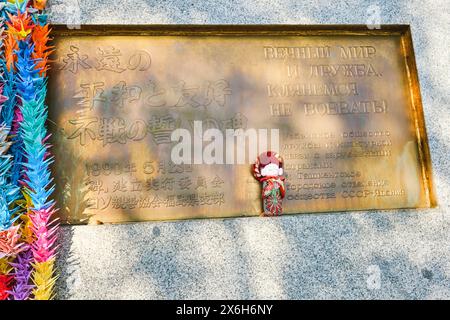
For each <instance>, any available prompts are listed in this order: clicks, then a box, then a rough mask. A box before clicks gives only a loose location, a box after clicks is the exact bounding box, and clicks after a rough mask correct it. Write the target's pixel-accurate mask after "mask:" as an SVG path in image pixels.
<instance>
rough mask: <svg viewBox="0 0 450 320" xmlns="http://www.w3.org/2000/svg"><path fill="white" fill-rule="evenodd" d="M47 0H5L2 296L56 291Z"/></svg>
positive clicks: (0, 134) (0, 27)
mask: <svg viewBox="0 0 450 320" xmlns="http://www.w3.org/2000/svg"><path fill="white" fill-rule="evenodd" d="M45 5H46V0H32V1H29V0H3V1H0V10H1V15H0V19H1V20H0V52H1V53H0V300H5V299H10V300H27V299H35V300H47V299H52V298H53V297H54V285H55V281H56V274H55V254H56V250H57V246H56V244H55V242H56V236H57V230H58V223H57V221H56V219H54V218H53V217H54V214H55V211H56V209H55V202H54V201H53V200H52V199H51V194H52V192H53V191H54V185H53V179H52V177H51V172H50V164H51V163H52V161H53V158H52V156H51V154H50V150H49V147H50V146H49V144H48V143H47V142H46V141H47V139H48V138H49V134H48V132H47V129H46V120H47V106H46V105H45V97H46V93H47V75H46V73H47V70H48V60H49V55H50V54H51V52H52V47H50V46H49V45H48V42H49V40H50V38H49V33H50V29H49V27H48V24H47V16H46V14H45Z"/></svg>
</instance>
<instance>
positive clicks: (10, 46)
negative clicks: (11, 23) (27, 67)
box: [5, 33, 18, 72]
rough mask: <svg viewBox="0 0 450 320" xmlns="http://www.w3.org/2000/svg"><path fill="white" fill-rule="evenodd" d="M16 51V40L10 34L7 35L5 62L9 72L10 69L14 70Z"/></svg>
mask: <svg viewBox="0 0 450 320" xmlns="http://www.w3.org/2000/svg"><path fill="white" fill-rule="evenodd" d="M17 49H18V46H17V41H16V39H14V36H13V35H12V34H11V33H8V34H7V35H6V41H5V60H6V68H7V69H8V71H9V72H10V71H11V69H14V65H15V62H16V61H17V55H16V54H15V53H14V51H15V50H17Z"/></svg>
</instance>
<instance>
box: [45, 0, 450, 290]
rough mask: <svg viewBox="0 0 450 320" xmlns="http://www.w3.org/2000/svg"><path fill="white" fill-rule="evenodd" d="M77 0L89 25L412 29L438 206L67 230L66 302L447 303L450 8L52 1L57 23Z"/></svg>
mask: <svg viewBox="0 0 450 320" xmlns="http://www.w3.org/2000/svg"><path fill="white" fill-rule="evenodd" d="M77 2H78V3H79V4H80V8H81V23H82V24H87V23H89V24H107V23H108V24H120V23H123V24H132V23H140V24H145V23H148V24H154V23H157V24H184V23H199V24H221V23H224V24H231V23H232V24H246V23H251V24H262V23H274V24H277V23H288V24H322V23H332V24H347V23H350V24H361V23H363V24H364V23H366V22H367V21H368V19H369V18H370V17H369V16H370V15H371V14H372V13H373V12H374V11H373V10H374V9H375V10H377V8H378V9H379V10H380V18H381V23H392V24H398V23H401V24H410V25H411V28H412V33H413V38H414V46H415V51H416V59H417V65H418V69H419V77H420V82H421V88H422V98H423V105H424V109H425V118H426V123H427V130H428V135H429V140H430V147H431V153H432V161H433V166H434V178H435V184H436V190H437V195H438V201H439V207H438V208H436V209H432V210H421V211H414V210H411V211H403V210H400V211H391V212H358V213H332V214H309V215H308V214H306V215H297V216H285V217H281V218H279V219H259V218H239V219H227V220H221V219H216V220H201V221H198V220H197V221H184V222H165V223H139V224H126V225H103V226H80V227H64V228H62V237H61V254H60V256H59V261H58V267H59V270H60V272H61V277H60V279H59V281H58V297H59V298H61V299H115V298H119V299H128V298H129V299H133V298H138V299H139V298H143V299H171V298H173V299H178V298H180V299H183V298H190V299H208V298H249V299H251V298H259V299H264V298H300V299H303V298H306V299H309V298H406V299H416V298H447V299H448V298H450V126H449V124H450V106H449V105H450V96H449V94H448V92H449V89H448V88H450V76H449V71H450V70H449V61H450V53H449V50H448V47H449V45H450V41H449V38H450V32H449V30H450V14H449V12H450V2H449V1H447V0H437V1H431V0H422V1H410V0H408V1H406V0H403V1H385V2H384V1H378V7H371V6H372V5H373V4H374V1H362V0H360V1H358V0H348V1H332V0H309V1H298V0H290V1H280V0H228V1H227V0H214V1H183V0H167V1H149V0H114V1H113V0H78V1H77V0H53V1H52V0H50V1H49V3H50V9H51V21H52V22H54V23H68V22H69V23H73V14H72V13H70V11H68V10H67V7H68V6H71V5H74V4H76V3H77ZM378 276H379V277H378ZM377 279H379V280H380V281H379V282H378V281H377Z"/></svg>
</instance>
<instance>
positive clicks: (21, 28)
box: [6, 10, 33, 40]
mask: <svg viewBox="0 0 450 320" xmlns="http://www.w3.org/2000/svg"><path fill="white" fill-rule="evenodd" d="M8 17H9V20H10V21H9V22H6V25H7V26H8V33H10V34H12V35H13V36H14V37H15V38H16V39H17V40H25V39H26V38H27V37H28V35H29V34H30V33H31V31H32V29H33V22H32V20H31V17H30V16H29V15H28V12H24V13H21V12H20V11H19V10H18V11H17V15H16V16H13V15H11V14H9V13H8Z"/></svg>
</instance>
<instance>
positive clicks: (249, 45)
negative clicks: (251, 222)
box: [48, 25, 436, 223]
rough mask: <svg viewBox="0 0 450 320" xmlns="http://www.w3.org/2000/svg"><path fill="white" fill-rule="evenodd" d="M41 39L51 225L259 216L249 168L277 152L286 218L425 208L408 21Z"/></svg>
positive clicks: (423, 147) (424, 164)
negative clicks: (46, 56)
mask: <svg viewBox="0 0 450 320" xmlns="http://www.w3.org/2000/svg"><path fill="white" fill-rule="evenodd" d="M53 35H54V41H53V42H54V45H55V48H56V51H55V54H54V63H53V66H52V70H51V72H50V83H49V99H48V104H49V108H50V122H49V126H50V128H51V131H52V133H53V136H52V144H53V145H54V149H53V150H54V153H55V164H54V168H53V169H54V174H55V177H56V188H57V189H56V190H57V191H56V192H57V200H58V205H59V207H60V216H61V220H62V221H63V222H66V223H103V222H111V223H114V222H126V221H144V220H172V219H187V218H206V217H234V216H256V215H259V214H260V212H261V211H262V209H261V207H262V205H261V187H260V184H259V183H258V182H257V181H256V180H255V179H254V178H253V176H252V174H251V170H250V168H251V163H253V162H254V160H255V157H256V156H257V155H258V154H259V153H260V152H263V151H267V150H269V149H274V150H273V151H278V152H279V153H280V154H281V156H282V157H283V158H284V160H285V176H286V197H285V200H284V202H283V207H284V209H283V211H284V213H312V212H326V211H346V210H366V209H392V208H427V207H433V206H435V205H436V199H435V194H434V191H433V183H432V174H431V164H430V155H429V150H428V141H427V137H426V131H425V125H424V118H423V111H422V105H421V98H420V90H419V84H418V80H417V71H416V66H415V61H414V53H413V47H412V42H411V35H410V31H409V27H408V26H401V25H396V26H382V27H381V29H379V30H369V29H367V27H366V26H292V25H284V26H283V25H277V26H192V25H190V26H82V27H81V29H79V30H68V29H67V28H66V27H64V26H54V31H53ZM174 155H178V157H174ZM180 158H181V159H182V160H183V161H182V162H180Z"/></svg>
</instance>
